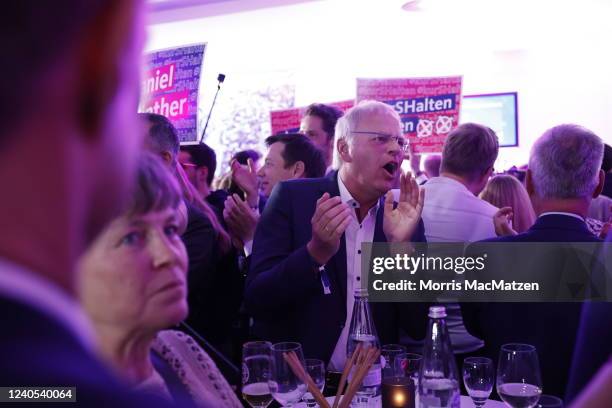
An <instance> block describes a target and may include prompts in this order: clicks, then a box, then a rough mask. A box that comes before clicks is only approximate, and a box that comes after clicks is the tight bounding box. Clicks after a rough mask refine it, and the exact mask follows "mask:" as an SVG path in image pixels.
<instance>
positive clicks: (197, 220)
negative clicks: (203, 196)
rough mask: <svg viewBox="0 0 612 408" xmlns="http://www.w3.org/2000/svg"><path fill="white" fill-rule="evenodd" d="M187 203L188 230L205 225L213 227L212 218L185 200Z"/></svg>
mask: <svg viewBox="0 0 612 408" xmlns="http://www.w3.org/2000/svg"><path fill="white" fill-rule="evenodd" d="M185 204H186V205H187V230H191V229H193V228H195V227H204V226H209V227H210V228H212V223H211V221H210V219H209V218H208V216H207V215H206V214H204V212H203V211H202V210H201V209H199V208H198V207H197V206H195V205H193V204H190V203H188V202H185Z"/></svg>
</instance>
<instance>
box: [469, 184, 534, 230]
mask: <svg viewBox="0 0 612 408" xmlns="http://www.w3.org/2000/svg"><path fill="white" fill-rule="evenodd" d="M480 198H482V199H483V200H485V201H488V202H489V203H491V204H493V205H494V206H496V207H498V208H502V207H512V212H513V213H514V216H513V217H512V228H513V229H514V230H515V231H516V232H518V233H521V232H525V231H526V230H527V229H529V227H531V226H532V225H533V223H534V222H535V219H536V216H535V212H534V211H533V206H532V205H531V200H530V199H529V195H528V194H527V190H526V189H525V187H524V186H523V185H522V184H521V182H520V181H518V179H517V178H516V177H514V176H509V175H507V174H502V175H498V176H495V177H493V178H491V179H490V180H489V182H488V183H487V185H486V186H485V188H484V190H482V193H480Z"/></svg>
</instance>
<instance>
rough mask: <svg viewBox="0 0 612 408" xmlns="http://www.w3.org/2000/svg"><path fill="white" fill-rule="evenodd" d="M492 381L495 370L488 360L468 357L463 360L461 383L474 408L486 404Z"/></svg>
mask: <svg viewBox="0 0 612 408" xmlns="http://www.w3.org/2000/svg"><path fill="white" fill-rule="evenodd" d="M494 379H495V370H494V369H493V361H492V360H491V359H490V358H486V357H468V358H466V359H465V360H463V383H464V384H465V389H466V390H467V392H468V394H469V396H470V397H471V398H472V401H474V405H475V406H476V408H480V407H482V406H483V405H484V404H485V402H487V399H488V398H489V395H491V391H493V381H494Z"/></svg>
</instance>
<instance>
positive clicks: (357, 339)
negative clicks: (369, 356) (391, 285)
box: [346, 289, 381, 407]
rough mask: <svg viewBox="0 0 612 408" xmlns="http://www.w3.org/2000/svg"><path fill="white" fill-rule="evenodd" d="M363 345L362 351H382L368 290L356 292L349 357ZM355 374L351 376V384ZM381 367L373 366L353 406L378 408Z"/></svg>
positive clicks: (376, 364)
mask: <svg viewBox="0 0 612 408" xmlns="http://www.w3.org/2000/svg"><path fill="white" fill-rule="evenodd" d="M360 343H361V348H362V349H367V348H370V347H376V348H378V349H380V340H379V339H378V334H377V333H376V327H374V321H373V320H372V312H371V311H370V305H369V303H368V291H367V290H366V289H356V290H355V304H354V305H353V314H352V316H351V326H350V329H349V337H348V341H347V344H346V351H347V356H350V355H351V354H353V350H355V348H357V345H358V344H360ZM352 375H353V373H352V372H351V373H350V374H349V382H350V380H351V378H352ZM380 384H381V365H380V360H379V361H376V362H375V363H374V364H372V367H371V368H370V371H369V372H368V374H367V375H366V376H365V378H364V379H363V382H362V385H361V388H360V389H359V391H357V393H356V394H355V397H354V399H353V405H352V406H357V407H362V406H363V407H365V406H376V405H377V404H379V401H380V390H381V388H380Z"/></svg>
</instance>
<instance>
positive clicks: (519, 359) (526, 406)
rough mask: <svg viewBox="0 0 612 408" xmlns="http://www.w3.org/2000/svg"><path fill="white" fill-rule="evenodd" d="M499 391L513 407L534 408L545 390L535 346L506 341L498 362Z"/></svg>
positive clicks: (503, 399) (503, 398) (507, 403)
mask: <svg viewBox="0 0 612 408" xmlns="http://www.w3.org/2000/svg"><path fill="white" fill-rule="evenodd" d="M497 393H498V394H499V396H500V397H501V399H502V401H504V402H505V403H506V405H507V406H509V407H511V408H532V407H534V406H535V405H536V404H537V403H538V400H539V399H540V395H541V394H542V376H541V375H540V363H539V362H538V354H537V353H536V349H535V347H534V346H531V345H529V344H520V343H510V344H504V345H503V346H502V347H501V351H500V353H499V364H498V365H497Z"/></svg>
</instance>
